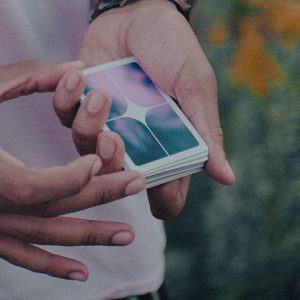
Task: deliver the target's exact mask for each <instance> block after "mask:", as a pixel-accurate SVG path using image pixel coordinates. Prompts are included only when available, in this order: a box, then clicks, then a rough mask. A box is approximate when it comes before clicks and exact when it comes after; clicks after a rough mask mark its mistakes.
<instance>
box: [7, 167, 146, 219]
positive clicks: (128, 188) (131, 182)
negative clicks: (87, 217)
mask: <svg viewBox="0 0 300 300" xmlns="http://www.w3.org/2000/svg"><path fill="white" fill-rule="evenodd" d="M144 188H145V179H144V177H143V176H142V175H141V174H140V173H138V172H136V171H121V172H118V173H112V174H107V175H101V176H96V177H93V178H92V180H91V181H90V182H89V184H88V185H87V186H86V187H85V188H84V189H83V190H82V191H81V192H80V193H79V194H77V195H74V196H71V197H65V198H62V199H58V200H56V201H51V202H47V203H43V204H39V205H33V206H26V207H24V206H23V207H20V206H19V207H16V206H10V207H7V210H6V211H8V212H10V213H18V214H35V215H37V216H48V217H52V216H59V215H63V214H66V213H71V212H75V211H79V210H82V209H86V208H89V207H93V206H97V205H101V204H105V203H108V202H112V201H114V200H118V199H120V198H123V197H125V196H130V195H134V194H136V193H138V192H140V191H142V190H143V189H144Z"/></svg>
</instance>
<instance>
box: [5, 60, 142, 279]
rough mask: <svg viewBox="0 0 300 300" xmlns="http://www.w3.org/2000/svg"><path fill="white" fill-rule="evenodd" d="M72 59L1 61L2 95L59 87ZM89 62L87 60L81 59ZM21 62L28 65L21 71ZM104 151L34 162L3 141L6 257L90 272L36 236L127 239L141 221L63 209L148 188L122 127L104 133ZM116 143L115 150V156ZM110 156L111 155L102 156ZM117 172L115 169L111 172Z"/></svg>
mask: <svg viewBox="0 0 300 300" xmlns="http://www.w3.org/2000/svg"><path fill="white" fill-rule="evenodd" d="M76 66H78V63H75V64H69V65H50V64H47V63H41V62H24V63H19V64H16V65H13V66H0V78H1V86H0V91H1V93H0V95H1V96H0V101H4V100H9V99H11V98H12V97H17V96H19V95H22V94H28V93H29V92H30V93H31V92H35V91H46V90H51V89H52V88H55V86H56V84H57V81H58V80H59V79H60V78H61V76H62V75H63V74H64V72H66V71H67V70H68V69H69V68H74V67H76ZM80 66H81V63H80ZM18 70H20V71H19V72H21V73H19V72H18ZM96 144H97V146H96V151H95V152H96V153H97V155H91V154H90V155H86V156H83V157H81V158H79V159H78V160H75V161H73V162H71V163H70V164H68V165H67V166H56V167H52V168H47V169H41V170H36V169H32V168H30V167H28V166H26V165H24V164H23V163H22V162H20V161H18V160H17V159H16V158H15V157H13V156H11V155H10V154H9V153H7V152H6V151H4V150H3V149H1V148H0V178H1V180H0V257H1V258H3V259H5V260H7V261H8V262H11V263H13V264H15V265H18V266H21V267H24V268H27V269H30V270H33V271H36V272H42V273H46V274H48V275H52V276H56V277H61V278H68V279H76V280H86V279H87V277H88V269H87V267H86V266H85V265H84V264H83V263H81V262H79V261H76V260H73V259H70V258H66V257H62V256H58V255H53V254H51V253H49V252H47V251H45V250H42V249H40V248H38V247H36V246H34V245H32V243H33V244H43V245H44V244H47V245H49V244H50V245H67V246H72V245H126V244H128V243H130V242H132V240H133V238H134V231H133V229H132V228H131V227H130V226H129V225H127V224H122V223H116V222H102V221H90V220H81V219H75V218H67V217H57V216H59V215H62V214H66V213H70V212H74V211H78V210H81V209H85V208H89V207H92V206H95V205H100V204H104V203H107V202H110V201H113V200H115V199H119V198H121V197H124V196H126V195H131V194H134V193H137V192H139V191H140V190H142V189H143V188H144V179H143V178H142V177H141V175H140V174H139V173H137V172H124V171H122V172H117V171H118V170H120V169H121V168H122V165H123V160H124V145H123V142H122V141H121V139H120V138H119V137H118V136H117V135H116V134H114V133H111V132H105V133H102V134H100V135H99V136H98V137H97V140H96ZM111 145H113V147H114V151H113V152H112V155H111V156H110V158H108V154H109V153H111V152H110V151H111V149H112V147H111ZM102 156H103V157H102ZM111 171H113V172H115V173H113V174H107V173H108V172H111Z"/></svg>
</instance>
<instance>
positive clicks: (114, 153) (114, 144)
mask: <svg viewBox="0 0 300 300" xmlns="http://www.w3.org/2000/svg"><path fill="white" fill-rule="evenodd" d="M96 153H97V154H98V155H99V156H100V158H101V160H102V164H103V165H102V168H101V170H100V173H101V174H107V173H113V172H116V171H120V170H121V169H123V166H124V160H125V145H124V142H123V140H122V139H121V138H120V136H119V135H118V134H117V133H115V132H112V131H104V132H102V133H101V134H100V135H99V137H98V142H97V149H96Z"/></svg>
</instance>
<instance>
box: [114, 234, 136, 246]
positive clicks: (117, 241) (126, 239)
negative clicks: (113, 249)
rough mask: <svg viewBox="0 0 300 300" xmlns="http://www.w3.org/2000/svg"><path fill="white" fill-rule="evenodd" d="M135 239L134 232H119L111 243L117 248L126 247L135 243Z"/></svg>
mask: <svg viewBox="0 0 300 300" xmlns="http://www.w3.org/2000/svg"><path fill="white" fill-rule="evenodd" d="M134 237H135V236H134V232H133V231H121V232H117V233H115V234H114V235H113V236H112V239H111V243H112V244H113V245H115V246H126V245H129V244H131V243H132V242H133V240H134Z"/></svg>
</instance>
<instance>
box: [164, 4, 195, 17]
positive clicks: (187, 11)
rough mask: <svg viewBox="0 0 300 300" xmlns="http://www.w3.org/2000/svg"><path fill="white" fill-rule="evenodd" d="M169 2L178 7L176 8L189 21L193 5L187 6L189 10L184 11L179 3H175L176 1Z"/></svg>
mask: <svg viewBox="0 0 300 300" xmlns="http://www.w3.org/2000/svg"><path fill="white" fill-rule="evenodd" d="M168 1H170V2H172V3H173V4H174V5H175V6H176V8H177V10H178V11H179V12H180V13H181V14H183V16H184V17H185V18H186V19H187V20H189V16H190V14H189V13H190V9H191V5H189V4H188V5H187V9H184V8H183V7H182V6H181V5H180V4H179V3H178V2H177V1H175V0H168Z"/></svg>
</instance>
